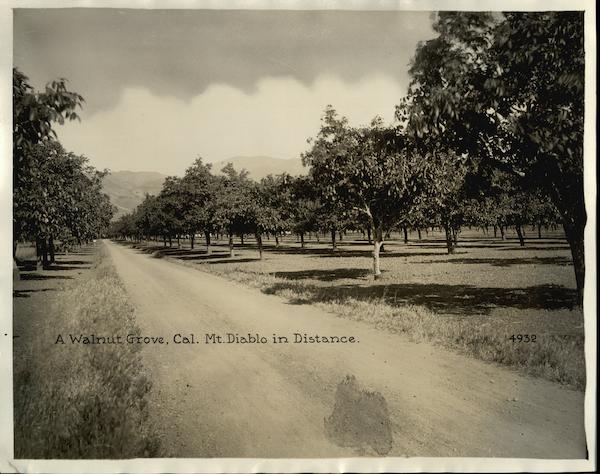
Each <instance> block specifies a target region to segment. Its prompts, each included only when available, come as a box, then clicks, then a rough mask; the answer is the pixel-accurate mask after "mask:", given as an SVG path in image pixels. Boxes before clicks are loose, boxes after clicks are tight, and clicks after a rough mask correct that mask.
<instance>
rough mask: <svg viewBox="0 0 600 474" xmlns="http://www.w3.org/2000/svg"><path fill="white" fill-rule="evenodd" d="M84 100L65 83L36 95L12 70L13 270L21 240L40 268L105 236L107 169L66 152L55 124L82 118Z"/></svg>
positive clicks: (110, 212) (109, 211) (108, 217)
mask: <svg viewBox="0 0 600 474" xmlns="http://www.w3.org/2000/svg"><path fill="white" fill-rule="evenodd" d="M82 103H83V98H82V97H81V96H80V95H79V94H77V93H74V92H71V91H69V90H68V89H67V87H66V81H65V80H64V79H61V80H58V81H54V82H52V83H50V84H48V85H47V86H46V88H45V89H44V90H43V91H35V90H34V89H33V87H32V86H31V85H30V84H29V79H28V78H27V76H25V75H24V74H23V73H22V72H21V71H19V70H18V69H16V68H15V69H13V272H14V273H15V276H16V274H18V272H17V271H16V257H17V248H18V245H19V243H20V242H35V245H36V254H37V260H38V265H39V266H43V267H47V266H49V265H51V264H53V263H54V262H55V253H56V251H57V243H60V245H61V247H62V248H64V249H68V248H71V247H73V246H75V245H81V244H84V243H86V242H88V241H91V240H92V239H96V238H99V237H101V236H103V235H106V231H107V229H108V226H109V223H110V221H111V219H112V217H113V213H114V207H113V206H112V205H111V203H110V200H109V198H108V196H107V195H106V194H104V193H103V191H102V178H103V177H104V176H105V174H106V171H98V170H96V169H95V168H93V167H92V166H90V165H89V164H88V160H87V158H85V157H84V156H79V155H75V154H74V153H72V152H69V151H67V150H65V149H64V147H63V146H62V145H61V144H60V142H59V141H58V140H57V139H56V133H55V131H54V130H53V128H52V126H53V124H55V123H57V122H58V123H64V121H65V120H75V119H78V115H77V113H76V109H77V108H79V107H81V105H82Z"/></svg>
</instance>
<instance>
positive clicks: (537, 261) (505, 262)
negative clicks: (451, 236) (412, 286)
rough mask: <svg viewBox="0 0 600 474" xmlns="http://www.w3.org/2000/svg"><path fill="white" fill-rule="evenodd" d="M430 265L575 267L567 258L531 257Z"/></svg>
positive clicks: (462, 260)
mask: <svg viewBox="0 0 600 474" xmlns="http://www.w3.org/2000/svg"><path fill="white" fill-rule="evenodd" d="M421 263H424V264H428V263H453V264H460V265H480V264H483V265H492V266H494V267H509V266H512V265H559V266H568V265H573V262H572V261H571V259H570V258H566V257H531V258H454V259H452V258H449V259H444V260H429V261H426V262H421Z"/></svg>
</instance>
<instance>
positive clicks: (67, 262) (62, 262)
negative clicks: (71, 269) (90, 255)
mask: <svg viewBox="0 0 600 474" xmlns="http://www.w3.org/2000/svg"><path fill="white" fill-rule="evenodd" d="M89 263H90V262H89V260H88V261H86V260H60V261H59V262H58V264H59V265H88V264H89ZM88 268H89V267H88Z"/></svg>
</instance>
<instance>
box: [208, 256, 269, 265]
mask: <svg viewBox="0 0 600 474" xmlns="http://www.w3.org/2000/svg"><path fill="white" fill-rule="evenodd" d="M245 262H260V258H258V257H256V258H251V257H246V258H235V257H234V258H224V259H222V260H215V261H205V262H203V265H217V264H220V263H245Z"/></svg>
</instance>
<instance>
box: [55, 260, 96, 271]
mask: <svg viewBox="0 0 600 474" xmlns="http://www.w3.org/2000/svg"><path fill="white" fill-rule="evenodd" d="M90 268H92V267H91V265H81V266H75V265H62V262H61V263H59V264H55V265H52V266H50V267H46V268H44V270H50V271H62V270H88V269H90Z"/></svg>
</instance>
